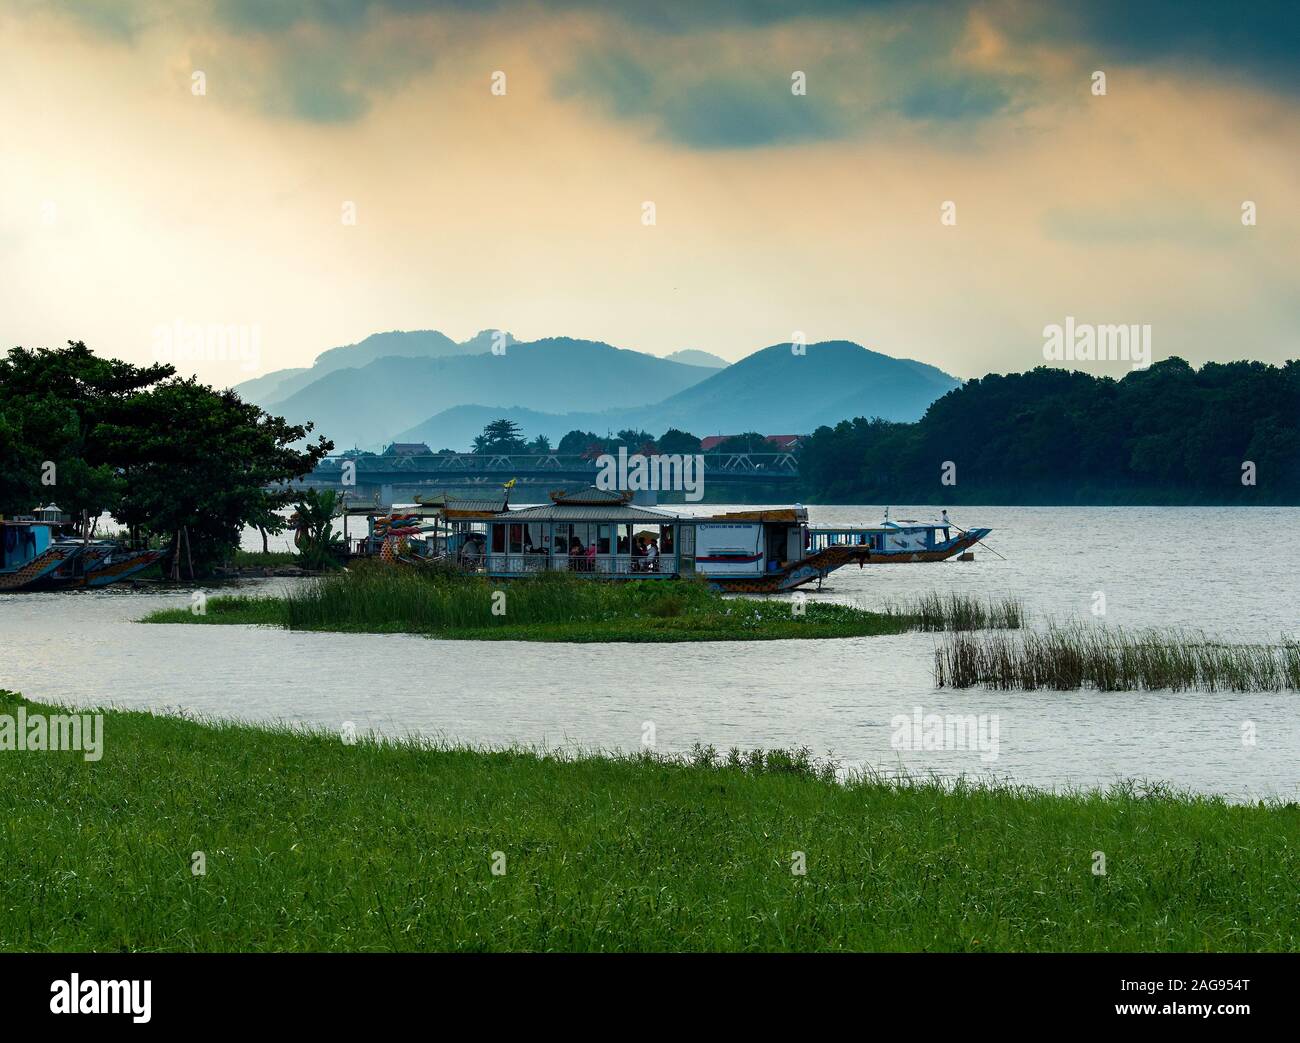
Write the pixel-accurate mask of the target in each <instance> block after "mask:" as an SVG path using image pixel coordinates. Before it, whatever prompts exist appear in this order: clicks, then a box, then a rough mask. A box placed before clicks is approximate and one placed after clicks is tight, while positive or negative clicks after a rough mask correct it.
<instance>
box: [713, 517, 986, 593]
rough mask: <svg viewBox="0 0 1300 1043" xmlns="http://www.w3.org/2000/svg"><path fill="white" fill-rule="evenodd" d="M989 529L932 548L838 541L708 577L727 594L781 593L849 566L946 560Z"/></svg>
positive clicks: (964, 535)
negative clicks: (760, 566) (769, 564)
mask: <svg viewBox="0 0 1300 1043" xmlns="http://www.w3.org/2000/svg"><path fill="white" fill-rule="evenodd" d="M989 532H990V530H989V529H972V530H971V531H970V532H967V533H964V534H962V535H961V536H958V537H956V538H954V539H951V540H947V541H946V542H944V543H943V544H942V545H940V546H938V547H934V548H931V549H928V550H914V551H878V550H872V549H871V548H870V547H866V546H861V545H854V544H834V545H832V546H829V547H824V548H822V549H821V550H819V551H817V552H816V553H815V554H811V555H809V556H808V557H806V558H804V559H803V560H801V561H796V562H792V563H791V564H789V565H787V566H786V567H785V568H782V569H778V570H777V571H775V572H769V573H767V574H765V575H762V576H725V577H724V576H710V577H708V580H709V583H710V585H711V586H713V587H714V589H716V590H721V591H723V592H724V593H727V594H781V593H784V592H786V591H790V590H795V589H796V588H798V587H802V586H805V585H806V584H808V583H817V582H820V581H821V580H823V579H825V578H826V577H827V576H828V575H830V574H831V573H832V572H834V571H835V570H836V569H841V568H843V567H844V566H845V565H853V564H856V565H857V566H858V567H859V568H860V567H862V566H864V565H889V564H906V563H910V562H922V561H945V560H947V559H948V558H952V557H955V556H956V555H958V554H961V553H963V552H964V551H967V550H969V549H970V548H971V547H973V546H975V544H977V543H978V542H979V541H980V540H982V539H983V538H984V537H985V536H986V535H987V534H988V533H989Z"/></svg>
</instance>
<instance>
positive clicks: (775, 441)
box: [700, 435, 808, 453]
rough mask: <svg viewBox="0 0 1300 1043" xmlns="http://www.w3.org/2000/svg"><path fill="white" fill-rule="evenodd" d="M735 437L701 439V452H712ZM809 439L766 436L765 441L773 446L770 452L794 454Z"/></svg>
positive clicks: (712, 436) (718, 436) (800, 436)
mask: <svg viewBox="0 0 1300 1043" xmlns="http://www.w3.org/2000/svg"><path fill="white" fill-rule="evenodd" d="M735 437H736V436H735V435H709V437H708V438H701V439H700V452H701V453H709V452H712V451H713V448H714V447H715V446H718V445H721V444H722V443H723V442H725V441H726V440H727V439H728V438H735ZM807 437H808V436H807V435H765V436H764V439H763V440H764V441H765V442H767V444H768V445H769V446H771V448H770V449H769V450H768V452H772V453H793V452H794V451H795V450H796V449H800V448H802V446H803V440H804V439H805V438H807Z"/></svg>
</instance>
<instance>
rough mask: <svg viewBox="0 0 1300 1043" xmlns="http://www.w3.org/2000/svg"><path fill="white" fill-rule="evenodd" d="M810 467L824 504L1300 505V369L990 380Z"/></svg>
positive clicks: (839, 431)
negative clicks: (917, 419) (917, 418)
mask: <svg viewBox="0 0 1300 1043" xmlns="http://www.w3.org/2000/svg"><path fill="white" fill-rule="evenodd" d="M948 462H951V465H952V466H951V467H946V466H945V465H946V464H947V463H948ZM800 469H801V472H802V475H803V478H804V483H805V490H804V496H805V499H806V501H807V502H811V503H923V504H941V503H942V504H953V503H964V504H1144V503H1152V504H1293V505H1294V504H1300V362H1296V361H1290V362H1287V363H1285V364H1284V365H1282V366H1280V367H1279V366H1270V365H1267V364H1265V363H1262V362H1230V363H1226V364H1220V363H1207V364H1206V365H1204V366H1202V367H1201V369H1200V370H1196V369H1194V368H1193V367H1192V366H1190V365H1189V364H1188V363H1186V362H1184V361H1183V360H1182V359H1179V358H1170V359H1167V360H1164V361H1162V362H1158V363H1156V364H1155V365H1154V366H1152V367H1151V368H1150V369H1147V370H1140V371H1135V372H1133V373H1130V374H1128V375H1127V376H1125V377H1124V378H1123V379H1121V380H1118V381H1117V380H1114V379H1111V378H1109V377H1094V376H1091V375H1089V374H1087V373H1080V372H1073V371H1067V370H1061V369H1049V368H1047V367H1039V368H1038V369H1035V370H1032V371H1031V372H1028V373H1019V374H1011V375H1009V376H999V375H996V374H995V375H990V376H986V377H982V378H979V379H977V380H971V381H968V382H967V383H966V384H964V385H963V386H962V387H960V388H958V389H956V390H953V391H950V392H948V393H947V394H946V395H944V396H943V397H942V398H940V399H938V400H936V401H935V402H934V403H933V404H932V405H931V406H930V407H929V409H928V410H927V411H926V413H925V415H924V416H923V417H922V419H921V420H920V421H918V422H917V423H914V424H906V423H889V422H886V421H881V420H867V419H864V418H861V417H859V418H858V419H856V420H852V421H847V420H846V421H844V422H842V423H839V424H837V425H836V426H835V427H834V428H830V427H821V428H818V429H817V431H816V432H815V433H814V434H813V436H812V438H811V439H810V440H809V441H808V443H807V444H806V445H805V447H804V450H803V454H802V457H801V464H800ZM945 474H946V475H948V477H949V480H950V482H953V484H944V476H945ZM1252 480H1253V482H1254V484H1249V483H1250V482H1251V481H1252Z"/></svg>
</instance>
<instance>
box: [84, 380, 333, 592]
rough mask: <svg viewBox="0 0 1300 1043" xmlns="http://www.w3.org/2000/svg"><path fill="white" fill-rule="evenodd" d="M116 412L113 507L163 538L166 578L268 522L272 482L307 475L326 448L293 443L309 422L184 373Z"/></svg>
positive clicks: (277, 492) (111, 436)
mask: <svg viewBox="0 0 1300 1043" xmlns="http://www.w3.org/2000/svg"><path fill="white" fill-rule="evenodd" d="M119 414H120V415H119V416H117V418H116V420H115V422H113V423H109V424H105V425H104V430H103V432H102V438H103V440H104V444H105V445H106V446H107V447H108V448H109V450H110V451H111V453H112V455H113V458H114V460H115V461H116V463H117V465H118V466H119V467H120V469H121V474H122V476H123V480H124V483H125V485H124V489H123V493H122V496H121V500H120V502H119V504H118V506H117V507H116V508H114V510H113V514H114V516H115V517H116V518H117V519H118V520H119V521H122V522H124V523H125V524H127V525H128V526H129V527H131V529H132V530H133V531H140V530H143V531H146V532H150V533H155V534H157V535H159V536H160V537H162V538H163V539H164V540H169V541H170V547H171V555H170V556H169V558H168V559H167V560H165V561H164V571H165V572H170V573H171V574H172V575H178V574H179V572H180V568H179V562H180V561H184V562H185V566H186V570H187V571H188V570H189V569H190V568H191V567H192V568H193V570H194V572H195V573H196V574H197V573H202V572H206V571H208V570H209V569H210V567H211V566H212V565H214V564H216V563H217V562H219V561H221V560H222V559H223V558H224V557H225V556H226V555H227V554H228V553H229V551H230V550H231V549H232V548H234V547H236V546H238V543H239V536H240V533H241V532H242V530H243V527H244V526H245V525H248V524H254V525H256V524H261V525H263V526H268V525H274V524H275V523H274V522H272V521H271V517H272V515H273V512H274V511H275V510H276V509H277V508H278V507H279V506H281V505H282V504H283V503H284V502H285V500H286V497H285V491H284V490H283V489H279V488H277V487H278V486H283V485H284V484H286V483H288V482H290V481H292V480H294V479H296V478H301V477H302V476H303V475H305V474H308V473H309V472H310V471H311V470H312V469H313V468H314V467H315V466H316V464H317V463H318V462H319V461H320V459H321V458H322V457H323V456H324V455H325V454H326V453H328V452H329V451H330V449H332V448H333V444H332V443H331V442H329V441H327V440H326V439H324V438H320V439H318V440H317V442H316V444H314V445H313V444H311V443H307V444H306V445H305V446H304V447H303V448H296V446H297V445H298V444H299V443H302V442H304V440H305V439H306V437H307V435H308V433H309V432H310V431H311V425H310V424H307V425H296V424H290V423H288V422H287V421H286V420H284V419H283V418H282V417H276V416H270V415H268V414H266V413H264V412H262V410H261V409H259V408H258V407H257V406H254V405H252V404H250V403H246V402H244V401H242V400H241V399H240V398H239V396H238V395H236V394H235V393H234V392H233V391H229V390H227V391H214V390H213V389H212V388H210V387H207V386H206V385H203V384H200V383H199V382H198V381H197V380H194V379H192V378H191V379H188V380H180V379H175V378H173V379H171V380H168V381H165V382H163V383H162V384H160V385H159V386H158V387H156V388H153V389H151V390H150V391H148V392H141V393H138V394H136V395H133V396H131V397H130V398H129V399H127V400H126V401H124V402H123V403H122V404H121V407H120V410H119ZM182 533H183V534H184V540H185V544H186V545H185V546H184V547H182V543H181V540H182ZM191 562H192V566H191Z"/></svg>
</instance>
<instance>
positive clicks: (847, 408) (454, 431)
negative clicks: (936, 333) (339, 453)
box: [235, 330, 960, 451]
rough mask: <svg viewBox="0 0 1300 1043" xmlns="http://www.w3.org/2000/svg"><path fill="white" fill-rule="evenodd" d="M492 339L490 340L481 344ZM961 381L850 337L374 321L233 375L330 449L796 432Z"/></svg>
mask: <svg viewBox="0 0 1300 1043" xmlns="http://www.w3.org/2000/svg"><path fill="white" fill-rule="evenodd" d="M494 349H495V350H494ZM959 384H960V381H958V380H956V379H955V378H953V377H951V376H949V375H948V374H946V373H944V372H942V371H941V370H939V369H936V368H935V367H933V366H929V365H925V364H924V363H920V362H915V361H912V360H910V359H895V358H891V357H890V356H887V355H882V354H880V353H879V352H875V351H871V350H869V349H867V348H864V347H862V346H861V345H859V344H855V343H853V342H851V341H825V342H822V343H819V344H810V345H808V346H807V348H802V346H800V349H799V350H798V351H796V350H795V349H793V348H792V347H791V345H789V344H775V345H772V346H770V347H767V348H763V349H761V350H759V351H756V352H754V353H753V354H751V355H749V356H747V357H745V358H743V359H741V360H740V361H739V362H735V363H731V364H727V363H726V362H725V361H724V360H723V359H720V358H718V357H717V356H716V355H711V354H709V353H708V352H704V351H700V350H698V349H685V350H682V351H678V352H674V354H673V355H671V356H669V357H668V358H661V357H659V356H655V355H648V354H645V353H643V352H638V351H629V350H626V349H622V348H616V347H614V346H612V345H609V344H605V343H602V342H599V341H588V340H576V339H572V338H568V337H550V338H546V339H543V340H537V341H531V342H527V343H523V342H519V341H517V340H515V339H514V338H513V337H511V336H510V335H509V334H506V333H500V332H498V331H495V330H484V331H482V332H480V333H479V334H477V335H476V336H475V337H472V338H470V339H469V340H467V341H462V342H456V341H454V340H452V339H451V338H449V337H447V336H445V335H444V334H442V333H439V332H438V331H436V330H420V331H413V332H390V333H378V334H374V335H373V336H370V337H367V338H366V339H365V340H363V341H361V342H360V343H358V344H352V345H347V346H344V347H339V348H332V349H330V350H329V351H326V352H324V353H322V354H321V355H320V356H319V357H318V358H317V359H316V362H315V363H314V365H312V366H311V367H310V368H300V369H288V370H279V371H276V372H274V373H268V374H266V375H264V376H261V377H256V378H254V379H252V380H249V381H246V382H244V383H243V384H240V385H239V386H238V387H236V389H235V390H236V391H238V392H239V393H240V395H241V396H242V397H244V398H245V399H246V400H248V401H252V402H254V403H256V404H257V405H259V406H261V407H262V408H264V409H266V410H268V411H270V412H274V413H277V414H279V415H282V416H284V417H286V418H287V419H289V420H291V421H293V422H295V423H302V422H305V421H308V420H310V421H313V422H314V423H315V425H316V431H317V432H319V433H321V434H324V435H326V436H327V437H329V438H331V439H333V440H334V443H335V446H336V447H337V448H338V449H344V448H348V447H352V446H357V447H360V448H363V449H379V448H382V447H383V445H385V444H387V443H388V442H390V441H401V442H425V443H427V444H428V445H429V446H430V448H432V449H434V450H435V451H436V450H438V449H442V448H450V449H458V450H464V449H467V448H469V445H470V442H471V441H472V439H473V438H474V436H475V435H477V434H479V433H480V432H481V431H482V429H483V427H484V425H485V424H487V423H488V422H489V421H491V420H495V419H498V418H501V417H506V418H509V419H511V420H514V421H515V422H516V423H518V424H519V426H520V427H521V428H522V429H523V432H524V435H525V436H526V437H528V438H533V437H536V436H537V435H539V434H542V435H546V436H547V437H548V438H550V439H551V441H552V443H555V442H558V441H559V439H560V438H562V437H563V436H564V435H565V434H566V433H567V432H569V431H571V430H574V429H579V430H583V431H593V432H596V433H598V434H603V433H605V432H613V431H618V430H622V429H625V428H634V429H638V430H647V431H650V432H651V433H653V434H661V433H662V432H663V431H664V430H666V429H667V428H669V427H677V428H680V429H681V430H684V431H690V432H691V433H693V434H696V435H699V436H701V437H703V436H705V435H708V434H734V433H738V432H741V431H754V430H757V431H761V432H763V433H765V434H776V433H782V434H804V433H808V432H811V431H813V430H814V429H815V428H817V427H819V426H821V425H823V424H830V425H833V424H835V423H837V422H839V421H840V420H844V419H846V418H849V417H854V416H880V417H883V418H885V419H888V420H916V419H918V418H919V417H920V416H921V415H922V414H923V413H924V412H925V410H926V408H927V407H928V406H929V404H930V403H931V402H933V401H934V400H935V399H937V398H939V397H940V396H942V395H943V394H945V393H946V392H948V391H950V390H951V389H953V388H955V387H957V386H959Z"/></svg>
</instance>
